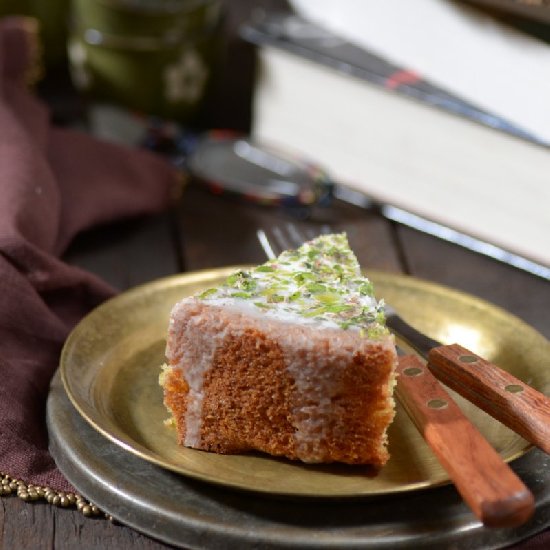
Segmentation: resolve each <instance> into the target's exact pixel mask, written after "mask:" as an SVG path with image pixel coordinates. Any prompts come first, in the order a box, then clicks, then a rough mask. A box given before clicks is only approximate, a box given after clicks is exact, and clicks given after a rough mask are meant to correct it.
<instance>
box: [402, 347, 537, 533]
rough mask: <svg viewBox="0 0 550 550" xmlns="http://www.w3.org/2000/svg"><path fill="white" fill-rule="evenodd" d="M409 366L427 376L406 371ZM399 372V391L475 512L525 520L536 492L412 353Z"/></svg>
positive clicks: (507, 521) (497, 521)
mask: <svg viewBox="0 0 550 550" xmlns="http://www.w3.org/2000/svg"><path fill="white" fill-rule="evenodd" d="M411 369H419V370H422V371H423V376H407V375H403V374H404V372H405V371H410V370H411ZM397 372H398V374H399V375H400V376H398V378H397V396H398V397H399V399H400V401H401V403H402V404H403V406H404V408H405V410H406V411H407V413H408V414H409V416H410V417H411V418H412V420H413V422H414V423H415V425H416V426H417V428H418V429H419V431H420V433H422V435H423V436H424V439H425V440H426V442H427V443H428V445H429V446H430V447H431V449H432V450H433V452H434V453H435V455H436V456H437V458H438V459H439V461H440V463H441V465H442V466H443V467H444V468H445V470H446V471H447V472H448V474H449V477H450V478H451V479H452V481H453V482H454V484H455V486H456V488H457V490H458V491H459V493H460V494H461V495H462V498H463V499H464V501H465V502H466V503H467V504H468V505H469V506H470V508H471V509H472V511H473V512H474V514H475V515H476V516H477V517H478V518H479V519H480V520H481V521H482V522H483V523H484V524H485V525H486V526H488V527H513V526H518V525H521V524H523V523H525V522H526V521H527V520H528V519H529V518H530V517H531V515H532V514H533V511H534V498H533V495H532V494H531V492H530V491H529V489H528V488H527V487H526V486H525V485H524V484H523V483H522V481H521V480H520V479H519V478H518V476H517V475H516V474H515V473H514V472H513V471H512V470H511V469H510V467H509V466H508V465H507V464H506V463H505V462H504V461H503V460H502V457H501V456H500V455H499V454H498V453H497V452H496V451H495V449H493V447H491V445H490V444H489V443H488V442H487V440H486V439H485V438H484V437H483V435H482V434H481V433H480V432H479V431H478V430H477V428H476V427H475V426H474V425H473V424H472V423H471V422H470V421H469V420H468V418H466V416H464V414H463V413H462V411H461V410H460V408H459V407H458V405H457V404H456V403H455V402H454V401H453V400H452V398H451V396H450V395H449V394H448V393H447V392H446V391H445V389H444V388H443V386H442V385H441V384H440V383H439V382H438V381H437V380H436V379H435V377H434V376H433V375H432V374H431V372H430V371H429V370H428V369H425V368H424V365H423V363H422V362H421V361H420V359H419V358H418V357H416V356H414V355H405V356H401V357H400V358H399V365H398V368H397ZM443 403H444V405H443V407H442V408H441V405H442V404H443ZM430 404H432V406H433V405H434V404H435V405H436V408H432V406H430Z"/></svg>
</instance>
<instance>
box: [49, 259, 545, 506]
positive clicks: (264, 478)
mask: <svg viewBox="0 0 550 550" xmlns="http://www.w3.org/2000/svg"><path fill="white" fill-rule="evenodd" d="M235 269H236V268H235V267H230V268H223V269H215V270H208V271H201V272H195V273H189V274H184V275H178V276H174V277H170V278H166V279H162V280H159V281H156V282H153V283H149V284H147V285H144V286H140V287H137V288H135V289H132V290H130V291H128V292H125V293H123V294H121V295H120V296H118V297H116V298H114V299H112V300H110V301H109V302H107V303H105V304H103V305H102V306H100V307H99V308H97V309H96V310H94V311H93V312H92V313H91V314H90V315H88V316H87V317H86V318H85V319H84V320H83V321H81V323H80V324H79V325H78V326H77V327H76V328H75V329H74V331H73V332H72V333H71V335H70V336H69V338H68V340H67V342H66V344H65V347H64V350H63V353H62V357H61V369H60V370H61V376H62V380H63V384H64V387H65V390H66V392H67V394H68V396H69V398H70V399H71V401H72V403H73V404H74V406H75V407H76V409H77V410H78V411H79V412H80V414H81V415H82V417H83V418H84V419H86V420H87V421H88V422H89V423H90V425H91V426H93V427H94V428H95V429H96V430H97V431H99V432H100V433H102V434H103V435H104V436H106V437H107V438H109V439H110V440H111V441H113V442H114V443H116V444H118V445H120V446H121V447H123V448H124V449H126V450H127V451H129V452H131V453H134V454H136V455H138V456H140V457H141V458H143V459H145V460H147V461H149V462H152V463H154V464H157V465H159V466H161V467H163V468H166V469H168V470H172V471H174V472H177V473H179V474H183V475H186V476H190V477H192V478H195V479H200V480H203V481H208V482H211V483H215V484H220V485H224V486H226V487H231V488H237V489H245V490H251V491H256V492H261V493H265V494H271V495H281V496H283V495H286V496H296V497H298V496H308V497H361V496H373V495H384V494H392V493H400V492H410V491H416V490H420V489H423V488H427V487H433V486H436V485H441V484H445V483H448V482H449V478H448V476H447V473H446V472H445V470H444V469H443V468H442V467H441V466H440V464H439V462H438V461H437V459H436V458H435V456H434V455H433V454H432V452H431V450H430V449H429V447H428V446H427V445H426V444H425V442H424V440H423V439H422V437H421V436H420V435H419V433H418V432H417V430H416V428H415V427H414V425H413V423H412V422H411V421H410V420H409V418H408V416H407V414H406V413H405V412H404V410H403V409H402V408H401V407H400V406H399V404H398V407H397V415H396V420H395V422H394V423H393V424H392V426H391V428H390V431H389V439H390V453H391V459H390V461H389V462H388V464H387V465H386V466H385V467H384V468H382V469H381V471H379V472H378V473H377V474H374V473H373V472H372V471H371V470H369V468H366V467H360V466H344V465H324V466H316V465H305V464H301V463H298V462H292V461H287V460H283V459H276V458H272V457H270V456H266V455H260V454H246V455H218V454H214V453H206V452H203V451H197V450H193V449H186V448H182V447H180V446H178V445H177V443H176V436H175V432H174V430H173V429H172V428H169V427H167V426H165V425H164V424H163V421H164V419H165V418H166V417H167V412H166V410H165V409H164V406H163V404H162V391H161V388H160V387H159V385H158V375H159V372H160V365H161V364H162V363H163V362H164V346H165V335H166V331H167V326H168V318H169V314H170V309H171V307H172V306H173V304H174V303H176V302H177V301H178V300H180V299H181V298H183V297H184V296H187V295H190V294H193V293H195V292H197V291H200V290H202V289H204V288H208V287H211V286H215V285H217V284H218V283H220V282H221V281H223V280H224V279H225V278H226V277H227V276H228V275H229V274H230V273H232V272H233V271H234V270H235ZM368 275H369V277H370V279H371V280H372V282H373V283H374V285H375V289H376V293H377V296H378V297H384V298H385V299H386V300H387V301H388V302H390V303H391V304H392V305H393V306H394V307H396V309H398V311H400V313H401V314H402V315H403V317H405V318H406V319H407V320H408V321H409V322H411V323H413V324H415V325H416V326H417V327H418V328H420V329H421V330H423V331H425V332H426V333H427V334H429V335H430V336H431V337H433V338H436V339H438V340H440V341H442V342H444V343H453V342H458V343H460V344H462V345H463V346H465V347H468V348H470V349H471V350H472V351H474V352H476V353H478V354H480V355H482V356H484V357H486V358H487V359H489V360H490V361H492V362H494V363H496V364H498V365H499V366H501V367H502V368H504V369H506V370H509V371H510V372H511V373H512V374H514V375H515V376H516V377H518V378H520V379H522V380H524V381H525V382H526V383H528V384H531V385H532V386H534V387H535V388H537V389H539V390H540V391H542V392H543V393H547V394H548V393H550V368H549V367H550V365H549V364H548V357H550V343H549V342H548V341H547V340H546V339H545V338H544V337H543V336H541V335H540V334H539V333H537V332H536V331H535V330H533V329H532V328H530V327H529V326H528V325H526V324H524V323H523V322H521V321H520V320H519V319H517V318H516V317H514V316H512V315H510V314H508V313H506V312H505V311H503V310H501V309H499V308H497V307H495V306H493V305H491V304H489V303H487V302H484V301H482V300H480V299H477V298H474V297H472V296H470V295H467V294H464V293H461V292H458V291H455V290H452V289H449V288H445V287H442V286H439V285H435V284H432V283H428V282H426V281H421V280H419V279H415V278H412V277H407V276H400V275H393V274H392V275H390V274H385V273H375V272H372V273H368ZM455 397H456V399H457V401H458V402H459V405H460V406H461V407H462V409H463V410H464V412H465V413H466V414H467V416H468V417H469V418H470V419H471V420H472V422H473V423H474V424H475V425H477V427H478V428H479V429H480V431H481V432H482V433H483V434H484V435H485V437H486V438H487V439H488V440H489V442H490V443H491V444H492V445H493V446H494V447H495V448H496V449H497V451H498V452H499V453H500V454H501V455H502V457H503V458H504V459H505V460H507V461H510V460H513V459H515V458H518V457H519V456H521V455H522V454H524V453H525V452H526V451H527V450H528V449H529V448H530V447H529V445H528V444H527V443H526V442H525V441H524V440H523V439H522V438H521V437H519V436H518V435H517V434H515V433H514V432H512V431H510V430H509V429H508V428H506V427H505V426H503V425H502V424H500V423H499V422H497V421H495V420H493V419H492V418H491V417H489V416H487V415H486V414H485V413H483V412H482V411H480V410H479V409H477V408H476V407H475V406H473V405H471V404H470V403H469V402H467V401H465V400H463V399H462V398H460V397H459V396H456V395H455Z"/></svg>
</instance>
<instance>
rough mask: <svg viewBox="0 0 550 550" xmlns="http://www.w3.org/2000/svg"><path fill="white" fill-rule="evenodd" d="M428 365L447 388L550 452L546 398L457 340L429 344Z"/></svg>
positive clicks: (549, 415) (548, 402) (549, 414)
mask: <svg viewBox="0 0 550 550" xmlns="http://www.w3.org/2000/svg"><path fill="white" fill-rule="evenodd" d="M428 367H429V368H430V370H431V371H432V373H433V374H434V375H435V376H436V377H437V378H438V379H439V380H441V381H442V382H443V383H445V384H446V385H447V386H449V388H452V389H453V390H455V391H456V392H457V393H459V394H460V395H462V396H463V397H465V398H466V399H468V401H471V402H472V403H474V404H475V405H476V406H478V407H479V408H480V409H483V410H484V411H485V412H487V413H488V414H490V415H491V416H492V417H494V418H496V419H497V420H499V421H500V422H502V423H503V424H504V425H506V426H508V427H509V428H511V429H512V430H514V431H515V432H516V433H518V434H519V435H521V436H522V437H523V438H524V439H526V440H527V441H529V442H530V443H533V444H534V445H536V446H537V447H540V448H541V449H542V450H543V451H544V452H546V453H550V398H548V397H547V396H545V395H544V394H542V393H541V392H539V391H537V390H535V389H534V388H532V387H531V386H528V385H527V384H525V383H524V382H522V381H521V380H518V379H517V378H515V377H514V376H512V375H511V374H510V373H509V372H506V371H504V370H502V369H501V368H499V367H497V366H496V365H494V364H493V363H490V362H489V361H487V360H485V359H483V358H481V357H479V356H478V355H476V354H475V353H472V352H471V351H469V350H467V349H466V348H463V347H462V346H460V345H458V344H452V345H449V346H439V347H436V348H433V349H432V350H431V351H430V352H429V354H428Z"/></svg>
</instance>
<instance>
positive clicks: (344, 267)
mask: <svg viewBox="0 0 550 550" xmlns="http://www.w3.org/2000/svg"><path fill="white" fill-rule="evenodd" d="M199 298H201V299H203V300H205V301H212V300H213V301H219V300H227V299H230V300H235V301H239V300H244V301H246V302H249V303H251V304H253V305H254V306H255V307H257V308H259V310H261V311H262V312H263V313H264V314H274V315H275V314H276V315H279V316H280V315H290V316H299V317H300V318H301V319H303V320H304V321H306V320H308V321H309V320H314V321H320V322H322V323H324V324H328V325H330V326H338V327H341V328H343V329H348V328H351V329H359V330H360V331H361V334H363V335H365V336H368V337H370V338H377V337H381V336H382V335H384V334H386V333H387V329H386V328H385V326H384V322H385V319H384V304H383V301H379V302H377V301H376V299H375V297H374V290H373V286H372V283H371V282H370V281H369V280H368V279H367V278H366V277H365V276H363V275H362V274H361V270H360V267H359V263H358V261H357V258H356V257H355V255H354V253H353V252H352V251H351V249H350V247H349V244H348V240H347V237H346V235H345V234H344V233H342V234H331V235H321V236H320V237H317V238H316V239H313V240H311V241H309V242H306V243H305V244H303V245H302V246H301V247H300V248H298V249H296V250H287V251H285V252H283V253H282V254H281V255H280V256H279V257H278V258H275V259H274V260H269V261H268V262H266V263H265V264H263V265H260V266H258V267H256V268H255V269H252V270H250V271H238V272H236V273H234V274H232V275H230V276H229V277H228V278H227V280H226V281H225V283H223V284H222V285H221V286H220V287H218V288H211V289H208V290H205V291H204V292H203V293H202V294H200V295H199Z"/></svg>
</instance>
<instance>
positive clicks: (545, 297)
mask: <svg viewBox="0 0 550 550" xmlns="http://www.w3.org/2000/svg"><path fill="white" fill-rule="evenodd" d="M288 222H292V223H295V224H296V225H298V226H299V227H301V228H303V229H311V230H318V229H319V227H320V226H321V225H322V224H323V223H329V224H330V225H331V227H332V228H333V229H335V230H337V231H339V230H345V231H346V232H347V233H348V236H349V240H350V243H351V245H352V247H353V248H354V250H355V251H356V253H357V256H358V258H359V260H360V262H361V264H362V265H363V266H364V267H365V268H366V269H367V270H368V269H376V270H385V271H388V272H396V273H408V274H412V275H415V276H417V277H421V278H424V279H428V280H431V281H435V282H438V283H442V284H445V285H449V286H452V287H454V288H457V289H461V290H464V291H467V292H469V293H471V294H474V295H477V296H480V297H482V298H484V299H486V300H489V301H491V302H493V303H495V304H498V305H500V306H502V307H503V308H506V309H507V310H508V311H510V312H512V313H514V314H515V315H517V316H518V317H520V318H522V319H523V320H525V321H526V322H527V323H529V324H531V325H532V326H534V327H535V328H537V329H538V330H539V331H540V332H541V333H542V334H544V335H545V336H546V337H547V338H550V316H549V315H548V311H549V310H550V285H549V284H548V282H547V281H544V280H542V279H539V278H536V277H534V276H531V275H529V274H527V273H524V272H521V271H517V270H516V269H514V268H511V267H508V266H506V265H503V264H500V263H497V262H495V261H493V260H490V259H488V258H485V257H481V256H479V255H476V254H474V253H471V252H469V251H467V250H464V249H462V248H459V247H457V246H455V245H452V244H449V243H445V242H443V241H440V240H437V239H435V238H433V237H430V236H427V235H423V234H420V233H418V232H416V231H414V230H410V229H408V228H405V227H402V226H398V225H395V224H393V223H390V222H388V221H387V220H385V219H384V218H382V217H381V216H379V215H378V214H377V213H376V212H367V211H363V210H361V209H359V208H356V207H351V206H348V205H344V204H341V203H338V204H336V205H335V206H334V208H333V209H331V210H330V211H326V212H324V213H322V215H321V216H320V220H319V221H315V222H313V221H296V220H295V219H293V218H292V217H290V216H289V215H288V214H285V213H284V212H282V211H280V210H273V209H268V208H265V207H261V206H257V205H254V204H247V203H242V202H237V201H236V200H234V199H230V198H227V197H223V196H215V195H212V194H210V193H209V192H208V191H207V190H205V189H204V188H202V187H199V186H197V185H189V186H188V187H187V188H186V190H185V192H184V195H183V197H182V200H181V202H180V203H179V204H178V205H176V206H175V207H174V208H173V209H172V210H171V211H169V212H166V213H165V214H162V215H159V216H156V217H153V218H146V219H137V220H132V221H127V222H123V223H120V224H117V225H113V226H109V227H103V228H101V229H97V230H94V231H92V232H90V233H88V234H85V235H82V236H81V237H80V238H78V239H77V241H76V242H75V243H74V244H73V246H72V247H71V248H70V250H69V251H68V253H67V255H66V258H65V259H66V260H67V261H68V262H70V263H73V264H76V265H79V266H81V267H84V268H86V269H88V270H90V271H92V272H94V273H97V274H98V275H100V276H101V277H103V278H104V279H105V280H107V281H108V282H110V283H111V284H113V285H114V286H115V287H117V288H119V289H120V290H124V289H127V288H130V287H132V286H135V285H137V284H140V283H144V282H147V281H151V280H153V279H156V278H159V277H163V276H166V275H170V274H173V273H177V272H180V271H192V270H196V269H202V268H211V267H217V266H224V265H230V264H242V263H253V264H254V263H258V262H262V261H263V260H264V257H265V256H264V252H263V250H262V248H261V246H260V244H259V242H258V239H257V236H256V230H257V229H258V228H267V229H269V228H270V227H272V226H273V225H276V224H277V225H281V224H284V223H288ZM0 503H1V505H2V508H0V548H2V549H6V550H8V549H9V550H12V549H17V548H32V549H37V550H38V549H42V548H44V549H46V548H56V549H73V548H85V549H91V548H98V549H100V548H101V549H103V548H117V549H125V548H132V549H136V548H142V549H160V548H166V547H167V546H166V545H163V544H161V543H158V542H156V541H153V540H152V539H150V538H148V537H146V536H144V535H141V534H139V533H137V532H136V531H134V530H132V529H129V528H127V527H124V526H122V525H119V524H116V523H112V522H109V521H107V520H105V519H88V518H85V517H83V516H82V515H81V514H80V513H78V512H76V511H74V510H70V509H61V508H56V507H53V506H50V505H47V504H45V503H35V504H27V503H24V502H23V501H21V500H20V499H18V498H16V497H10V498H3V499H1V500H0Z"/></svg>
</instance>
